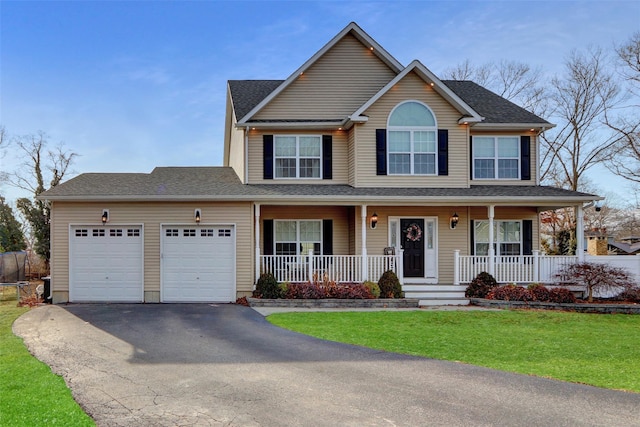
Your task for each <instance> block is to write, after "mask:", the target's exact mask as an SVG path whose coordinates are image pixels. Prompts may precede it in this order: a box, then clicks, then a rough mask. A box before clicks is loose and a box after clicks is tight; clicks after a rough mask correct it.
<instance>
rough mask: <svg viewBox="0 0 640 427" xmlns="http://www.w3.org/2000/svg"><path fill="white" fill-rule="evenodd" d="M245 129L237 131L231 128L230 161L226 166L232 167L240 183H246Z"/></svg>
mask: <svg viewBox="0 0 640 427" xmlns="http://www.w3.org/2000/svg"><path fill="white" fill-rule="evenodd" d="M244 134H245V130H244V129H237V128H236V127H235V126H231V128H230V132H229V143H230V144H229V160H228V164H225V165H224V166H231V167H232V168H233V170H234V171H235V173H236V175H238V178H240V181H241V182H242V183H243V184H244V183H245V182H244V181H245V153H244V150H245V147H244Z"/></svg>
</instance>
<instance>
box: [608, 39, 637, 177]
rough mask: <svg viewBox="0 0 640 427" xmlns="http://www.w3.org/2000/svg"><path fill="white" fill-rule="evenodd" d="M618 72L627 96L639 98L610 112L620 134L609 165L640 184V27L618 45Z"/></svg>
mask: <svg viewBox="0 0 640 427" xmlns="http://www.w3.org/2000/svg"><path fill="white" fill-rule="evenodd" d="M616 53H617V55H618V63H619V64H618V65H619V72H620V75H621V76H622V78H623V79H624V81H625V83H626V90H627V99H628V100H634V99H635V100H636V104H634V103H633V102H630V103H628V104H627V105H625V106H624V107H622V108H620V109H618V110H617V111H611V112H607V115H606V116H605V122H606V124H607V126H608V127H609V128H610V129H611V130H613V132H614V134H615V135H616V136H617V143H616V151H617V155H616V156H613V157H612V158H611V159H610V160H609V162H608V164H607V166H608V167H609V170H611V172H613V173H614V174H616V175H618V176H620V177H622V178H625V179H627V180H629V181H631V182H634V183H638V184H640V106H639V105H638V104H637V102H638V101H637V99H638V98H640V31H639V32H637V33H635V34H633V35H632V36H631V38H630V39H629V40H628V41H627V42H626V43H624V44H622V45H620V46H618V47H617V48H616Z"/></svg>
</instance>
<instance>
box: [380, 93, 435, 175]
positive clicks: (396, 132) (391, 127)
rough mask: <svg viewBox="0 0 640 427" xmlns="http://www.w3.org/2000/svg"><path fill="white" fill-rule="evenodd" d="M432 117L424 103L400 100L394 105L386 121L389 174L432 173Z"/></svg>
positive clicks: (433, 139)
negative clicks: (400, 102) (402, 101)
mask: <svg viewBox="0 0 640 427" xmlns="http://www.w3.org/2000/svg"><path fill="white" fill-rule="evenodd" d="M437 147H438V144H437V127H436V120H435V117H434V115H433V113H432V112H431V110H430V109H429V107H427V106H426V105H424V104H422V103H421V102H418V101H408V102H404V103H402V104H400V105H398V106H396V107H395V108H394V110H393V111H392V112H391V114H390V116H389V122H388V124H387V155H388V165H389V175H436V174H437V173H438V171H437V152H438V150H437Z"/></svg>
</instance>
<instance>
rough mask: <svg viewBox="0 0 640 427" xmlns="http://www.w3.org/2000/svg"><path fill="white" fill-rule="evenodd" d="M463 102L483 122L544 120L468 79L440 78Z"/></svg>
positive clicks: (533, 121) (531, 121) (535, 121)
mask: <svg viewBox="0 0 640 427" xmlns="http://www.w3.org/2000/svg"><path fill="white" fill-rule="evenodd" d="M442 83H444V84H445V85H446V86H447V87H448V88H449V89H451V90H452V91H453V92H455V94H456V95H458V96H459V97H460V98H462V100H463V101H464V102H466V103H467V104H468V105H469V106H470V107H471V108H473V109H474V110H475V111H476V112H477V113H478V114H480V115H481V116H482V117H484V120H483V121H482V122H483V123H540V124H549V125H550V123H549V122H547V121H546V120H544V119H542V118H540V117H538V116H536V115H535V114H533V113H531V112H529V111H527V110H525V109H524V108H522V107H520V106H518V105H516V104H514V103H513V102H511V101H509V100H507V99H505V98H503V97H501V96H500V95H497V94H495V93H493V92H491V91H490V90H488V89H485V88H484V87H482V86H480V85H479V84H477V83H474V82H472V81H470V80H442Z"/></svg>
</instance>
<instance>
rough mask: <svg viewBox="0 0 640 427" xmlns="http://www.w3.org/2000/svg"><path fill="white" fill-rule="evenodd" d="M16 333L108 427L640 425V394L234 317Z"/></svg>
mask: <svg viewBox="0 0 640 427" xmlns="http://www.w3.org/2000/svg"><path fill="white" fill-rule="evenodd" d="M363 327H366V326H364V325H363ZM14 331H15V333H16V334H18V335H19V336H21V337H23V338H24V340H25V343H26V345H27V346H28V347H29V349H30V350H31V352H32V353H34V354H35V356H36V357H38V358H39V359H40V360H42V361H44V362H45V363H47V364H48V365H50V366H51V367H52V369H53V371H54V372H56V373H58V374H60V375H62V376H63V377H64V378H65V380H66V381H67V384H68V385H69V387H70V388H71V390H72V392H73V395H74V397H75V398H76V399H77V401H78V402H79V403H80V404H81V405H82V407H83V408H84V409H85V410H86V411H87V413H89V415H91V416H92V417H93V418H94V419H95V420H96V422H97V424H98V425H99V426H133V425H135V426H186V425H188V426H223V425H224V426H337V425H340V426H394V425H395V426H418V425H434V426H439V425H442V426H444V425H446V426H471V425H473V426H482V425H486V426H488V425H505V426H506V425H509V426H549V425H553V426H576V425H584V426H589V425H593V426H596V425H600V426H614V425H615V426H633V425H635V426H638V425H640V394H632V393H623V392H616V391H610V390H603V389H598V388H595V387H589V386H583V385H578V384H570V383H563V382H559V381H553V380H548V379H544V378H536V377H529V376H524V375H515V374H508V373H503V372H498V371H494V370H491V369H485V368H479V367H474V366H468V365H463V364H457V363H450V362H442V361H437V360H430V359H423V358H416V357H409V356H403V355H398V354H392V353H384V352H379V351H374V350H369V349H365V348H360V347H355V346H350V345H344V344H338V343H331V342H326V341H322V340H317V339H314V338H310V337H306V336H303V335H299V334H296V333H293V332H289V331H285V330H282V329H279V328H277V327H275V326H272V325H270V324H269V323H268V322H267V321H266V320H265V319H264V318H263V317H262V315H260V314H259V313H257V312H256V311H254V310H252V309H250V308H247V307H242V306H237V305H230V304H223V305H215V304H175V305H170V304H137V305H126V304H112V305H101V304H94V305H90V304H77V305H68V306H44V307H40V308H37V309H34V310H31V311H29V312H28V313H26V314H25V315H23V316H22V317H20V318H19V319H18V320H17V321H16V323H15V324H14Z"/></svg>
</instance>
